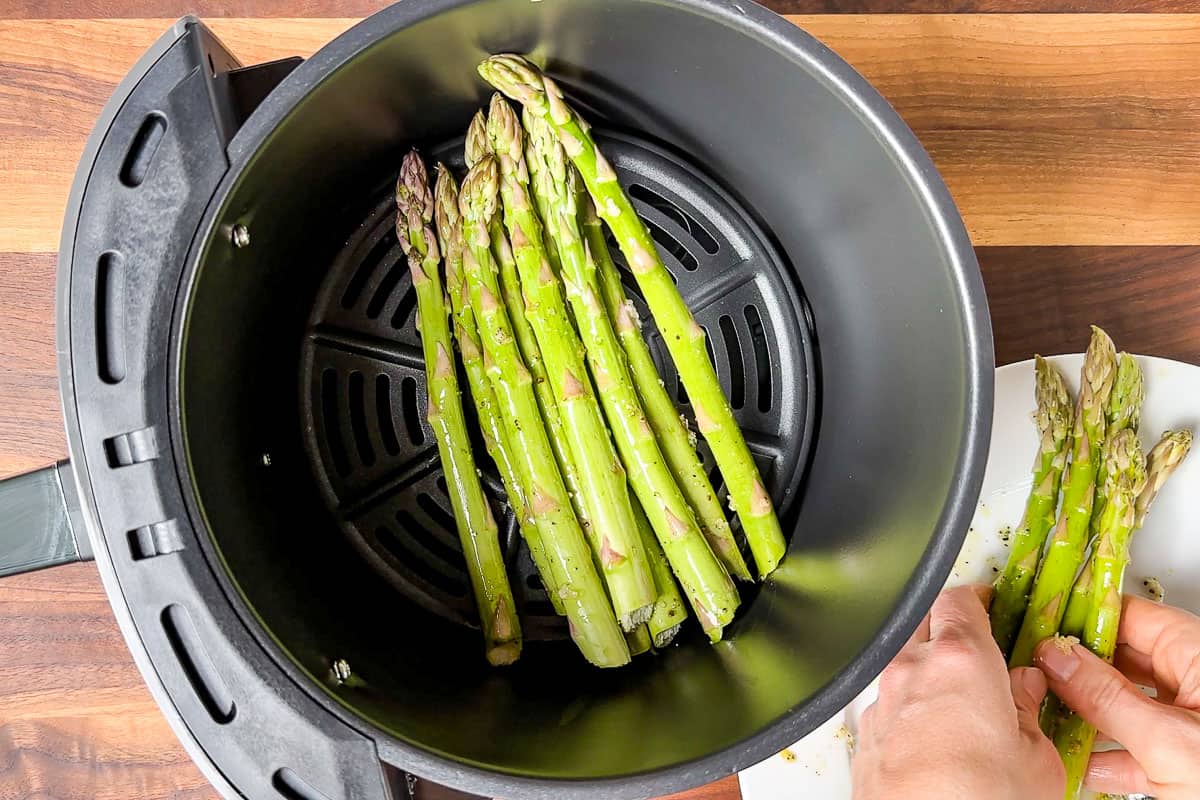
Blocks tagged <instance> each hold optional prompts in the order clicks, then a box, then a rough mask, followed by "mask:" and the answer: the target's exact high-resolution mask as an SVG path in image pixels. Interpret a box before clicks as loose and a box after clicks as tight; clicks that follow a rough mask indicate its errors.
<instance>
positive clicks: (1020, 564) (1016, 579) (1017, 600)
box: [990, 356, 1074, 655]
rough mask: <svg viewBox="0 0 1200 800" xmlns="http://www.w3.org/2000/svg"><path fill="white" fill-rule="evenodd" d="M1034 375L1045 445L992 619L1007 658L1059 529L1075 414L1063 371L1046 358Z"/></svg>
mask: <svg viewBox="0 0 1200 800" xmlns="http://www.w3.org/2000/svg"><path fill="white" fill-rule="evenodd" d="M1034 370H1035V373H1036V384H1035V392H1034V395H1035V397H1036V400H1037V411H1036V412H1035V413H1034V423H1035V424H1036V425H1037V429H1038V437H1039V439H1040V443H1039V446H1038V455H1037V460H1036V461H1035V462H1034V465H1033V488H1032V489H1031V490H1030V492H1029V499H1028V500H1027V501H1026V503H1025V515H1024V517H1022V519H1021V525H1020V527H1019V528H1018V529H1017V533H1016V536H1015V537H1014V538H1013V544H1012V550H1011V551H1010V552H1009V554H1008V563H1007V564H1006V565H1005V567H1004V572H1002V573H1001V575H1000V578H999V579H998V580H997V581H996V593H995V596H994V598H993V600H992V607H991V614H990V616H991V622H992V636H993V638H995V640H996V644H998V645H999V646H1000V650H1001V651H1002V652H1004V654H1005V655H1007V654H1008V651H1009V649H1010V648H1011V647H1012V644H1013V639H1014V638H1016V635H1017V629H1018V628H1020V626H1021V619H1022V618H1023V617H1024V616H1025V608H1026V606H1027V604H1028V602H1029V589H1030V587H1031V586H1033V579H1034V575H1035V574H1036V572H1037V566H1038V562H1039V561H1040V560H1041V557H1042V549H1043V547H1044V546H1045V544H1046V536H1047V535H1048V534H1049V533H1050V529H1051V528H1052V527H1053V526H1054V510H1055V506H1056V505H1057V504H1058V490H1059V485H1060V484H1061V482H1062V474H1063V469H1064V468H1065V467H1066V464H1067V448H1068V441H1069V438H1070V436H1069V434H1070V431H1071V419H1072V414H1073V413H1074V412H1073V410H1072V408H1071V396H1070V393H1069V392H1068V391H1067V385H1066V382H1065V381H1063V377H1062V375H1061V374H1059V372H1058V370H1056V369H1055V368H1054V367H1053V366H1051V365H1050V363H1049V362H1048V361H1046V359H1044V358H1042V357H1041V356H1038V357H1037V359H1036V361H1035V364H1034Z"/></svg>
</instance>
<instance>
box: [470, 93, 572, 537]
mask: <svg viewBox="0 0 1200 800" xmlns="http://www.w3.org/2000/svg"><path fill="white" fill-rule="evenodd" d="M464 149H465V155H466V161H467V167H468V168H470V167H473V166H475V164H476V163H478V161H479V160H480V159H481V158H483V157H484V156H485V155H488V154H489V153H492V143H491V141H490V140H489V138H488V133H487V117H486V116H485V115H484V113H483V112H482V111H480V112H478V113H476V114H475V116H474V118H473V119H472V120H471V124H470V126H469V127H468V128H467V138H466V145H465V148H464ZM488 233H489V235H490V236H491V239H492V257H493V258H494V259H495V261H496V264H497V265H498V267H499V280H500V295H501V297H502V298H503V299H504V304H505V308H506V309H507V311H508V318H509V321H510V322H511V323H512V328H513V333H514V334H515V335H516V339H517V349H518V350H519V352H520V353H521V357H522V358H523V359H525V364H526V365H527V366H528V368H529V372H530V373H531V374H532V376H533V390H534V393H535V395H536V396H537V401H538V408H539V409H540V410H541V414H542V419H543V420H544V421H545V423H546V430H547V432H548V433H549V434H550V446H551V447H552V448H554V460H555V461H557V462H558V468H559V470H561V472H562V476H563V481H564V482H565V483H566V486H567V492H568V494H570V496H571V507H572V508H573V509H574V510H575V517H576V518H577V519H578V520H579V523H580V524H581V525H582V526H583V528H584V530H588V529H589V528H590V526H591V522H590V520H589V519H588V514H587V509H586V508H584V506H583V503H582V497H583V493H582V491H581V489H580V486H579V473H578V471H577V470H576V468H575V462H574V460H573V459H572V458H571V453H570V450H569V449H568V447H567V437H566V434H565V433H564V432H563V423H562V416H561V414H560V413H559V409H558V405H557V403H556V402H555V400H554V393H553V391H552V390H551V388H550V381H549V379H548V378H547V376H546V365H545V363H544V362H543V360H542V351H541V348H540V347H538V343H537V338H536V337H535V336H534V333H533V327H532V326H531V325H530V324H529V319H528V317H527V316H526V314H525V298H524V296H523V295H522V294H521V281H520V278H519V277H518V275H517V262H516V260H515V259H514V258H513V251H512V244H511V243H510V242H509V240H508V233H506V232H505V230H504V220H503V219H501V215H500V214H496V215H495V216H493V217H492V220H491V222H489V223H488Z"/></svg>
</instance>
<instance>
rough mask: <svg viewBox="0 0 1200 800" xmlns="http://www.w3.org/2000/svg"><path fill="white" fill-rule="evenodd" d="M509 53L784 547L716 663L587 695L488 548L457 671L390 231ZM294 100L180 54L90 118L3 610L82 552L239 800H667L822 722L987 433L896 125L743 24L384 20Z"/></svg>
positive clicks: (941, 260)
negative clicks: (596, 189)
mask: <svg viewBox="0 0 1200 800" xmlns="http://www.w3.org/2000/svg"><path fill="white" fill-rule="evenodd" d="M503 50H512V51H519V52H528V53H532V54H533V56H534V57H535V58H536V59H538V60H539V61H540V62H542V63H545V64H546V65H547V68H548V71H549V72H550V73H551V74H552V75H553V76H554V77H555V78H556V79H557V80H558V81H559V83H560V84H561V85H562V86H563V87H564V89H565V90H566V91H567V93H568V94H569V96H570V99H571V100H572V101H573V102H575V103H577V104H578V106H579V107H580V108H581V109H583V110H584V111H585V113H586V114H587V116H588V117H589V119H590V120H592V122H593V123H594V124H595V125H596V130H597V131H600V132H602V134H603V145H604V147H605V149H606V150H607V152H609V154H610V156H611V157H612V160H613V161H614V163H615V166H616V167H617V169H618V171H619V172H620V174H621V177H622V178H623V179H624V181H625V184H626V185H627V186H628V187H629V191H630V192H631V194H632V195H633V198H634V201H635V204H636V205H637V207H638V210H639V212H640V213H641V214H643V216H644V217H645V219H646V220H647V222H648V223H649V224H650V226H651V229H652V232H653V233H654V236H655V240H656V242H657V244H658V245H659V248H660V250H661V251H662V253H663V255H664V257H665V259H666V260H667V263H668V265H669V266H670V267H671V269H672V271H673V274H674V276H675V278H676V280H677V282H678V284H679V287H680V290H681V292H682V293H683V294H684V296H685V297H686V298H688V300H689V301H690V303H691V304H692V305H693V306H694V307H695V309H696V313H697V317H698V319H699V320H700V322H701V323H702V324H703V325H704V326H705V327H706V329H707V331H708V334H709V342H710V345H711V355H712V357H713V360H714V363H715V365H716V368H717V371H718V374H719V375H720V377H721V380H722V382H723V384H724V386H725V388H726V390H727V391H728V393H729V396H730V398H731V400H732V403H733V405H734V406H735V407H736V414H737V416H738V418H739V420H740V421H741V423H742V424H743V425H744V426H745V428H746V430H747V433H748V439H749V441H750V445H751V449H752V451H753V452H754V454H755V455H756V456H757V458H758V460H759V463H760V466H761V467H762V469H763V471H764V474H765V476H766V478H767V481H768V483H769V488H770V490H771V492H772V494H773V495H774V497H775V499H776V501H777V503H778V505H779V508H780V510H781V512H782V521H783V524H784V527H785V533H786V534H787V535H788V537H789V542H790V547H789V554H788V557H787V559H786V560H785V561H784V563H783V565H782V566H781V567H780V568H779V569H778V570H777V571H776V572H775V573H774V574H773V575H772V576H771V577H770V579H769V580H768V581H767V582H766V583H764V584H763V585H761V586H755V587H746V588H745V591H744V592H743V598H744V602H743V606H742V609H741V611H740V613H739V618H738V620H737V621H736V622H735V624H734V625H733V626H732V627H731V628H730V629H729V636H728V637H727V640H726V641H724V642H722V643H721V644H719V645H716V646H710V645H709V644H707V642H705V641H703V637H701V636H696V635H694V631H693V632H692V635H689V636H685V637H682V639H681V642H680V644H679V645H678V646H673V647H670V648H668V649H666V650H665V651H663V652H661V653H658V654H656V655H653V656H643V657H639V658H638V659H635V661H634V663H633V664H631V665H630V666H628V667H626V668H623V669H620V670H596V669H594V668H592V667H590V666H588V665H587V664H586V663H584V661H583V659H581V658H580V657H579V656H578V654H577V653H576V652H575V650H574V648H573V647H572V646H571V644H570V643H569V642H566V641H563V640H562V635H561V634H562V630H561V627H560V623H559V622H558V620H556V619H554V618H553V617H552V616H550V615H548V614H547V613H546V611H545V607H544V606H545V604H544V598H543V597H542V596H541V595H540V587H539V586H538V582H537V581H536V580H535V579H534V576H533V575H532V574H531V569H530V566H529V564H528V560H527V558H526V556H525V555H524V551H523V548H522V545H521V543H520V542H519V537H518V536H516V535H515V533H514V530H513V527H514V526H513V525H512V524H511V520H510V521H509V524H507V525H506V526H505V537H506V538H505V542H506V547H507V555H508V558H509V565H510V569H511V574H512V577H513V579H514V581H515V584H516V589H517V592H518V594H519V595H520V596H521V598H522V611H523V620H524V623H525V626H526V632H527V640H526V645H525V650H524V652H523V654H522V658H521V660H520V661H519V662H518V664H516V665H514V666H513V667H510V668H506V669H493V668H490V667H488V666H487V665H486V663H485V662H484V659H483V658H482V655H481V652H480V643H479V634H478V631H477V630H475V629H474V628H473V627H472V626H473V623H474V620H473V618H472V613H471V610H470V604H469V603H468V602H467V598H466V595H465V587H464V586H463V576H462V565H461V561H460V558H461V556H460V554H459V553H458V551H457V548H458V545H457V540H456V537H455V536H454V535H453V532H452V526H451V523H450V520H449V517H448V513H447V504H446V503H445V498H444V494H443V490H442V488H441V487H440V486H439V481H438V477H439V476H438V473H437V462H436V459H435V458H433V455H432V452H433V451H432V450H431V449H430V448H429V446H428V436H429V433H428V431H427V430H425V428H424V422H423V420H422V419H421V417H422V416H423V415H422V414H421V409H422V408H423V406H424V399H423V397H422V394H423V386H422V380H421V375H422V370H421V366H422V365H421V364H420V359H419V357H418V356H417V352H416V350H415V349H414V347H413V345H414V344H415V341H416V340H415V336H414V331H413V320H412V305H413V302H412V295H411V291H410V288H411V287H410V286H409V284H408V280H407V275H406V271H405V270H404V269H403V266H402V265H401V264H400V263H399V259H398V254H397V252H396V249H397V248H396V246H395V241H394V237H393V236H392V234H391V233H390V230H389V229H390V216H391V214H392V212H391V207H390V202H389V198H388V195H389V190H390V184H391V182H392V181H393V179H394V176H395V174H396V170H397V167H398V164H399V162H400V158H401V157H402V155H403V153H404V152H405V151H406V150H407V149H408V148H409V147H412V146H418V147H419V148H421V149H422V151H423V152H424V153H425V154H426V155H427V157H429V158H430V159H446V160H449V161H451V162H454V163H456V160H457V159H458V157H459V156H458V152H457V151H458V149H459V148H458V142H459V141H460V137H461V135H462V132H463V129H464V127H465V125H466V123H467V121H468V120H469V118H470V116H471V114H472V113H474V111H475V110H476V109H477V108H478V107H479V106H480V105H481V104H482V103H484V102H485V101H486V99H487V96H488V94H489V92H488V90H487V89H486V87H485V86H483V84H482V83H481V82H480V81H479V79H478V78H477V77H476V74H475V71H474V68H475V65H476V64H477V63H478V61H479V60H480V59H482V58H483V57H485V56H486V55H487V54H488V53H491V52H497V51H503ZM298 62H299V59H291V60H285V61H282V62H275V63H271V64H264V65H258V66H255V67H251V68H246V69H241V68H239V65H238V64H237V61H236V59H235V57H234V56H233V54H231V53H229V52H228V51H226V50H225V49H224V48H223V47H222V46H221V45H220V43H219V42H217V41H216V40H215V39H214V38H213V37H212V36H211V34H209V33H208V32H207V31H206V30H205V29H204V28H203V26H201V25H199V23H197V22H196V21H195V20H182V21H181V22H180V23H178V24H177V25H176V26H175V28H173V29H172V31H171V32H169V34H168V35H167V36H165V37H164V38H163V40H161V41H160V42H159V43H158V44H157V45H156V46H155V47H154V48H153V49H152V50H151V51H150V53H148V54H147V56H146V57H145V58H144V59H143V60H142V61H141V62H139V64H138V65H137V66H136V67H135V68H134V70H133V71H132V72H131V75H130V77H129V78H127V80H126V81H125V82H124V83H123V84H122V86H121V87H120V88H119V89H118V91H117V94H116V95H114V99H113V100H112V101H110V103H109V104H108V106H106V108H105V111H104V113H103V114H102V116H101V119H100V121H99V122H98V124H97V127H96V130H95V132H94V133H93V135H92V137H91V138H90V139H89V143H88V146H87V149H86V150H85V153H84V157H83V160H82V162H81V165H80V169H79V172H78V175H77V180H76V184H75V186H74V187H73V189H72V196H71V198H70V201H69V206H68V208H69V211H68V215H67V218H66V224H65V226H64V235H63V246H62V248H61V251H60V272H59V309H58V313H59V319H58V335H59V351H60V354H61V359H60V380H61V383H62V389H63V398H64V412H65V417H66V427H67V433H68V442H69V446H70V451H71V463H70V465H69V466H67V465H65V464H64V465H59V466H58V467H52V468H48V469H47V470H44V471H42V472H41V473H37V474H36V475H34V476H33V477H31V478H22V479H19V480H17V481H12V482H8V483H6V484H5V485H4V487H3V491H0V506H3V505H11V504H12V503H11V501H12V500H13V499H14V498H15V501H16V502H18V503H20V504H22V505H21V506H20V507H21V508H26V507H27V506H29V505H30V504H34V505H38V504H40V505H42V506H45V508H44V513H42V514H41V516H40V517H39V518H38V519H39V520H40V521H41V522H44V523H45V525H44V526H43V528H42V529H40V532H41V533H44V534H45V535H44V536H43V537H42V540H40V541H39V540H32V541H30V542H29V544H30V548H29V552H28V553H26V555H29V556H30V557H29V558H24V557H22V559H20V560H13V559H7V560H6V559H4V558H0V573H3V571H4V570H5V569H7V568H10V567H13V566H15V568H16V569H28V568H31V567H36V566H45V565H49V564H53V563H60V562H62V561H63V560H68V559H70V558H78V557H87V556H88V553H89V552H91V551H94V553H95V558H96V561H97V564H98V567H99V570H100V574H101V576H102V578H103V579H104V582H105V587H106V590H107V592H108V594H109V596H110V598H111V600H112V605H113V610H114V614H115V615H116V617H117V619H118V621H119V622H120V623H121V626H122V630H123V633H124V634H125V636H126V638H127V640H128V641H129V643H130V649H131V652H132V653H133V657H134V659H135V661H136V662H137V664H138V666H139V668H140V669H141V671H142V674H143V675H144V676H145V678H146V681H147V684H148V686H149V688H150V690H151V691H152V692H153V693H154V695H155V697H156V699H157V700H158V702H159V703H160V705H161V706H162V708H163V709H164V712H165V713H166V715H167V717H168V719H170V720H171V722H172V724H173V725H174V726H175V729H176V730H177V732H179V733H180V735H181V739H182V740H183V742H184V744H185V746H186V747H187V748H188V751H189V753H191V754H192V755H193V756H194V757H195V758H196V760H197V762H198V763H199V764H200V765H201V767H202V768H203V769H204V770H205V773H206V775H208V776H209V778H210V779H211V780H213V782H214V783H215V785H217V786H218V787H219V788H220V789H221V791H222V792H224V793H226V794H228V795H230V796H250V797H255V798H259V797H263V798H269V797H274V796H276V795H278V796H281V797H285V798H292V800H294V799H295V798H303V800H321V798H329V799H330V800H341V799H342V798H348V797H354V798H355V800H388V799H389V798H395V797H399V796H402V795H403V794H404V792H405V788H404V787H405V782H404V779H403V777H402V774H401V770H403V771H407V772H411V773H415V774H417V775H421V776H423V777H428V778H430V779H432V780H434V781H439V782H442V783H444V784H447V785H450V786H454V787H456V788H460V789H465V790H470V791H474V792H477V793H480V794H486V795H488V796H492V797H497V796H499V797H539V798H560V797H563V796H568V795H571V796H585V795H587V796H594V797H605V798H608V797H618V796H620V797H634V796H642V797H645V796H651V795H659V794H664V793H667V792H671V791H677V790H680V789H683V788H687V787H689V786H694V785H697V784H700V783H703V782H705V781H709V780H713V779H715V778H718V777H721V776H723V775H726V774H728V773H730V772H731V771H734V770H737V769H740V768H743V767H745V766H748V765H750V764H752V763H754V762H755V761H757V760H759V759H761V758H765V757H767V756H768V755H771V754H773V753H775V752H777V751H778V750H779V749H780V748H782V747H784V746H786V745H787V744H789V743H790V742H792V741H794V740H795V739H796V738H799V737H800V736H802V735H804V734H805V733H807V732H809V731H811V730H813V729H814V728H816V727H817V726H818V725H820V724H821V723H822V722H824V721H825V720H826V719H828V718H829V716H830V715H832V714H833V713H835V712H836V711H837V710H838V709H839V708H840V707H842V706H843V705H845V704H846V703H847V702H849V701H850V700H851V699H852V698H853V697H854V696H855V695H857V694H858V692H859V691H861V689H862V688H863V687H865V685H866V684H867V683H868V682H869V681H870V680H871V678H873V677H874V676H875V675H876V674H878V672H879V670H880V669H882V667H883V666H884V665H885V664H886V663H887V661H888V660H889V659H890V658H891V657H892V655H893V654H894V653H895V652H896V651H897V650H898V648H899V647H900V646H901V644H902V643H903V641H904V640H905V638H906V637H907V636H908V635H909V633H910V631H911V630H912V629H913V627H915V625H916V623H917V622H918V620H919V619H920V617H921V616H922V615H923V614H924V612H925V610H926V609H927V608H928V606H929V604H930V603H931V602H932V599H933V596H934V594H935V593H936V591H937V590H938V589H939V588H940V586H941V585H942V583H943V581H944V579H945V577H946V575H947V574H948V572H949V570H950V567H951V565H952V562H953V558H954V556H955V554H956V553H957V551H958V548H959V546H960V544H961V541H962V537H963V535H964V534H965V528H966V524H967V521H968V519H969V516H970V513H971V510H972V508H973V506H974V503H975V500H976V497H977V495H978V490H979V485H980V482H981V479H982V472H983V467H984V460H985V455H986V447H987V439H988V420H990V417H991V394H990V390H991V367H992V362H991V341H990V334H989V330H988V327H987V314H986V308H985V306H984V301H983V290H982V284H981V281H980V278H979V273H978V269H977V267H976V265H975V262H974V257H973V253H972V251H971V248H970V243H969V241H968V239H967V237H966V233H965V231H964V230H963V227H962V224H961V221H960V220H959V218H958V216H957V214H956V213H955V211H954V208H953V204H952V203H951V201H950V198H949V195H948V194H947V192H946V190H945V187H944V186H943V185H942V184H941V182H940V181H939V180H938V178H937V176H936V173H935V172H934V170H933V167H932V164H931V163H930V162H929V160H928V158H927V157H926V155H925V154H924V152H923V151H922V150H921V148H920V146H919V145H918V144H917V142H916V140H915V139H914V137H913V136H912V134H911V132H909V131H908V129H907V128H905V127H904V125H903V123H901V122H900V120H899V118H898V117H897V116H896V115H895V113H894V112H893V111H892V110H891V109H890V108H889V107H888V106H887V104H886V103H885V102H884V101H883V100H882V98H880V97H879V96H878V95H877V94H875V93H874V92H873V91H872V90H871V89H870V87H869V86H867V84H866V83H865V82H864V81H863V80H862V79H861V78H860V77H859V76H857V75H856V74H855V73H854V72H853V71H852V70H851V69H850V68H849V67H848V66H847V65H845V64H844V63H843V62H841V61H840V60H839V59H838V58H837V57H836V56H834V55H833V54H832V53H830V52H829V51H828V50H826V49H825V48H823V47H822V46H821V45H820V44H818V43H817V42H815V41H814V40H813V39H811V38H810V37H808V36H807V35H805V34H804V33H802V32H801V31H799V30H798V29H796V28H794V27H792V26H791V25H790V24H788V23H786V22H785V21H783V20H781V19H779V18H778V17H775V16H774V15H772V14H770V13H769V12H766V11H764V10H763V9H761V8H758V7H757V6H753V5H750V4H748V3H744V2H741V0H569V1H568V0H546V1H545V2H540V3H531V2H528V0H405V2H403V3H399V4H397V5H395V6H393V7H392V8H389V9H387V10H385V11H382V12H380V13H379V14H377V15H375V16H374V17H372V18H370V19H368V20H366V21H365V22H363V23H362V24H360V25H358V26H356V27H355V28H353V29H351V30H350V31H348V32H347V33H346V34H344V35H343V36H341V37H339V38H338V39H337V40H336V41H335V42H333V43H331V44H330V45H328V46H327V47H325V48H324V49H322V50H321V51H320V52H319V53H318V54H317V55H315V56H314V57H312V58H311V59H309V60H308V61H307V62H305V63H303V64H298ZM147 232H150V233H149V234H148V233H147ZM629 288H630V290H631V291H634V293H635V294H636V287H635V286H634V285H633V282H632V281H630V282H629ZM643 310H644V309H643ZM647 332H648V335H650V336H651V340H652V341H651V344H652V346H653V348H654V349H655V350H656V357H657V358H658V360H659V362H660V366H661V368H662V370H663V374H664V378H665V380H666V384H667V386H668V387H669V388H671V389H672V390H673V391H675V392H676V397H677V399H678V400H679V405H680V408H681V409H682V410H683V411H684V413H687V410H688V406H687V398H686V393H684V392H682V391H680V389H679V386H678V382H677V380H676V377H675V374H674V371H673V369H672V367H671V365H670V363H669V359H667V358H665V357H664V356H665V353H664V352H662V350H663V348H662V347H661V343H660V342H657V341H655V336H656V335H655V334H654V332H653V329H652V328H649V327H648V328H647ZM706 459H708V456H707V454H706ZM709 466H710V468H711V461H710V460H709ZM485 476H486V477H488V481H489V484H490V485H491V489H492V493H493V496H494V501H495V505H496V511H497V515H498V516H499V515H500V512H503V511H504V509H503V507H502V503H501V499H500V495H499V492H498V491H497V489H498V487H497V486H496V481H495V479H494V476H490V475H488V474H487V473H485ZM0 523H3V520H0ZM85 528H86V530H87V533H88V541H83V540H82V538H81V534H82V532H83V530H84V529H85ZM13 529H14V528H13V526H11V525H9V526H5V525H3V524H0V538H3V537H4V536H5V535H11V530H13ZM88 545H90V548H89V547H88ZM34 551H36V552H34Z"/></svg>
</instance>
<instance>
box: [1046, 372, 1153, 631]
mask: <svg viewBox="0 0 1200 800" xmlns="http://www.w3.org/2000/svg"><path fill="white" fill-rule="evenodd" d="M1145 396H1146V392H1145V382H1144V380H1143V379H1142V368H1141V367H1139V366H1138V363H1137V359H1136V358H1134V357H1133V356H1131V355H1129V353H1121V354H1119V355H1118V356H1117V377H1116V380H1115V382H1114V383H1113V390H1112V394H1110V395H1109V397H1108V407H1107V409H1106V410H1105V425H1106V428H1107V430H1106V432H1105V435H1106V436H1107V437H1109V438H1112V437H1114V436H1116V435H1117V434H1118V433H1120V432H1121V431H1123V430H1125V429H1127V428H1128V429H1129V430H1132V431H1134V432H1135V433H1136V432H1137V429H1138V421H1139V420H1140V419H1141V416H1142V401H1143V400H1144V399H1145ZM1101 469H1104V467H1103V466H1102V467H1101ZM1102 474H1103V473H1102ZM1106 485H1107V482H1103V483H1102V482H1101V481H1100V480H1099V479H1097V481H1096V499H1095V502H1094V503H1093V504H1092V519H1091V541H1092V542H1095V541H1096V538H1097V536H1098V535H1099V532H1100V520H1101V519H1102V518H1103V516H1104V505H1105V502H1106V498H1107V495H1108V491H1107V488H1106ZM1092 576H1093V566H1092V559H1090V558H1089V559H1088V561H1087V562H1086V563H1085V564H1084V565H1083V569H1082V570H1080V572H1079V577H1078V578H1076V579H1075V585H1074V586H1072V587H1071V595H1070V597H1069V598H1068V599H1067V610H1066V611H1065V612H1064V613H1063V620H1062V624H1061V625H1059V627H1058V629H1059V632H1060V633H1061V634H1063V635H1064V636H1074V637H1075V638H1077V639H1079V638H1082V636H1083V626H1084V623H1085V622H1086V619H1087V613H1088V607H1089V606H1090V605H1091V597H1092Z"/></svg>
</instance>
